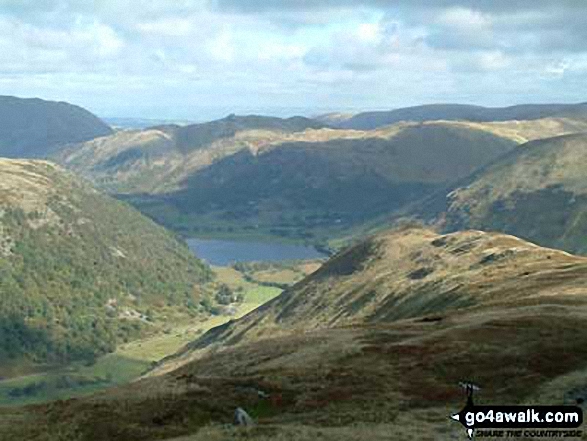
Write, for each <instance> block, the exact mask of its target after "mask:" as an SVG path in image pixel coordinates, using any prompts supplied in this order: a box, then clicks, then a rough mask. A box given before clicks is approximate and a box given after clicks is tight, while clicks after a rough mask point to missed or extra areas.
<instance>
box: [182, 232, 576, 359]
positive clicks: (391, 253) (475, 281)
mask: <svg viewBox="0 0 587 441" xmlns="http://www.w3.org/2000/svg"><path fill="white" fill-rule="evenodd" d="M586 264H587V260H586V259H584V258H579V257H575V256H571V255H569V254H567V253H565V252H563V251H557V250H552V249H547V248H540V247H538V246H536V245H534V244H532V243H529V242H525V241H523V240H520V239H518V238H516V237H514V236H507V235H502V234H491V233H484V232H481V231H465V232H457V233H453V234H448V235H439V234H437V233H434V232H432V231H430V230H425V229H419V228H417V229H407V230H400V231H392V232H387V233H383V234H380V235H377V236H373V237H371V238H369V239H367V240H364V241H362V242H361V243H359V244H357V245H354V246H351V247H350V248H348V249H347V250H345V251H343V252H341V253H339V254H338V255H336V256H334V257H333V258H332V259H331V260H329V261H328V262H327V263H326V264H324V265H323V266H322V267H321V268H320V269H319V270H318V271H316V272H315V273H314V274H312V275H311V276H309V277H307V278H306V279H305V280H303V281H302V282H299V283H298V284H296V285H295V286H294V287H292V288H290V289H288V290H286V291H285V292H284V293H283V294H282V295H280V296H279V297H277V298H275V299H274V300H272V301H271V302H269V303H267V304H265V305H263V306H262V307H260V308H259V309H257V310H255V311H253V312H251V313H250V314H248V315H247V316H246V317H244V318H242V319H240V320H238V321H234V322H231V323H229V324H227V325H225V326H222V327H219V328H216V329H213V330H211V331H210V332H209V333H208V334H207V335H204V336H202V338H201V339H199V340H197V341H195V342H194V343H193V344H192V345H191V346H190V347H188V348H186V354H188V356H189V353H190V352H191V351H192V350H194V349H202V348H206V347H207V346H208V345H218V344H220V345H234V344H237V343H241V342H243V341H254V340H257V339H259V338H264V337H267V336H275V335H277V334H284V333H285V334H289V333H292V332H299V331H304V332H305V331H308V330H312V329H322V328H332V327H339V326H349V325H359V324H366V323H388V322H393V321H397V320H401V319H407V318H412V317H418V316H426V315H433V316H438V315H440V316H442V315H443V314H445V313H448V312H451V311H455V310H459V309H463V308H475V309H479V308H483V307H487V306H488V305H492V306H496V305H502V306H507V305H510V304H511V305H519V304H521V303H524V302H528V301H530V302H532V301H533V300H531V299H539V298H540V296H542V295H551V294H552V287H553V284H554V285H556V286H557V290H558V291H557V294H560V296H565V295H566V294H567V293H571V292H574V290H575V289H577V288H578V287H582V289H584V288H585V287H587V282H585V283H584V281H582V280H581V279H580V278H578V277H577V275H578V274H577V273H576V272H575V271H574V269H577V270H579V271H580V272H581V273H582V274H583V273H585V271H586V270H587V266H586ZM549 280H551V282H549ZM562 281H565V283H562ZM566 282H568V283H566ZM561 284H562V286H560V285H561Z"/></svg>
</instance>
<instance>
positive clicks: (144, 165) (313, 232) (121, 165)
mask: <svg viewBox="0 0 587 441" xmlns="http://www.w3.org/2000/svg"><path fill="white" fill-rule="evenodd" d="M266 120H267V119H262V120H261V121H262V122H263V124H265V127H269V128H263V129H261V128H257V129H247V130H240V131H238V130H237V131H236V133H234V134H232V133H233V129H234V124H229V128H228V129H225V128H222V129H218V130H217V129H214V130H212V129H211V128H210V127H215V125H212V126H210V127H208V126H207V128H206V130H205V131H204V134H202V133H200V134H197V135H196V134H194V133H195V132H194V131H197V130H200V131H202V130H204V129H202V128H201V127H200V126H195V127H193V128H185V130H188V129H189V130H190V131H191V132H189V133H191V134H193V136H191V135H190V136H188V137H187V138H186V139H190V140H191V141H190V142H188V141H186V140H185V139H184V137H185V136H186V135H185V134H184V135H181V136H180V135H179V134H178V133H177V132H176V130H180V129H178V128H175V127H172V128H169V127H161V128H154V129H151V130H147V131H143V132H128V133H119V134H116V135H114V136H112V137H108V138H100V139H97V140H94V141H91V142H90V143H86V144H84V145H82V146H77V147H74V148H72V150H71V151H70V152H67V153H66V154H65V155H63V156H61V157H60V158H59V162H61V163H62V164H63V165H65V166H66V167H69V168H71V169H73V170H75V171H77V172H78V173H80V174H82V175H84V176H87V177H88V178H90V179H92V180H93V181H94V182H95V183H97V184H98V185H100V186H101V187H102V188H106V189H107V190H108V191H111V192H113V193H118V194H124V195H126V198H127V199H128V200H129V201H130V202H132V203H133V204H135V205H136V206H137V207H138V208H139V209H141V210H142V211H143V212H145V213H147V214H149V215H150V216H151V217H153V218H155V219H156V220H158V221H159V222H161V223H163V224H164V225H166V226H168V227H171V228H173V229H175V230H176V231H180V232H182V233H184V234H194V233H199V234H202V233H204V234H206V233H211V232H212V233H215V234H218V233H219V232H220V233H231V234H235V233H236V234H238V233H240V234H251V233H255V234H270V235H274V236H281V237H289V238H296V239H300V238H303V239H315V238H317V237H321V238H323V237H324V236H329V235H332V234H336V232H337V231H344V229H345V228H347V227H348V226H349V225H355V224H358V223H362V222H364V221H365V220H368V219H371V218H373V217H374V216H378V215H380V214H382V213H389V212H391V211H393V210H394V209H397V208H399V207H401V206H402V205H404V204H405V203H406V202H409V201H412V200H415V199H418V198H420V197H422V196H423V195H426V194H429V193H430V192H431V191H433V190H437V189H438V188H443V187H444V186H446V185H447V184H449V183H450V182H453V181H454V180H455V179H458V178H462V177H464V176H466V175H468V174H469V173H470V172H472V171H473V170H475V169H476V168H477V167H479V166H481V165H484V164H487V163H488V162H490V161H492V160H494V159H495V158H497V157H498V156H500V155H502V154H503V153H505V152H507V151H508V150H510V149H511V148H513V147H514V146H515V145H516V143H517V142H518V137H519V136H518V134H519V132H518V131H512V130H510V132H508V133H506V134H504V135H501V134H500V135H495V134H493V133H492V131H496V132H497V131H498V130H497V129H495V128H491V129H488V128H485V127H470V126H468V125H466V124H462V123H450V122H435V123H425V124H398V125H395V126H391V127H387V128H385V129H381V130H377V131H372V132H363V131H354V130H333V129H329V128H321V129H315V128H307V123H308V121H307V120H303V119H293V120H285V121H281V122H280V124H281V125H280V127H281V129H280V130H278V131H276V130H274V129H272V128H271V127H270V126H271V124H273V123H275V121H274V119H269V120H268V121H269V122H268V121H266ZM298 120H299V121H300V122H298ZM237 121H239V120H238V119H237ZM278 122H279V121H278ZM210 124H212V123H210ZM235 124H236V126H239V124H240V126H242V125H246V126H247V127H251V126H253V125H254V124H257V122H256V121H255V120H253V121H252V122H251V121H246V124H244V123H243V122H240V123H238V124H237V123H235ZM240 126H239V127H240ZM257 126H259V124H257ZM222 127H224V126H222ZM288 130H290V131H288ZM210 132H214V133H215V134H214V135H213V136H212V135H209V133H210ZM181 133H184V132H181ZM185 133H187V132H185ZM218 133H228V134H226V135H222V137H220V138H219V136H220V135H218ZM180 139H184V141H182V142H183V144H181V143H180V142H179V140H180ZM212 139H215V141H211V140H212ZM206 142H207V143H208V144H206ZM210 142H211V143H210ZM455 158H458V161H457V160H455ZM243 183H246V185H243Z"/></svg>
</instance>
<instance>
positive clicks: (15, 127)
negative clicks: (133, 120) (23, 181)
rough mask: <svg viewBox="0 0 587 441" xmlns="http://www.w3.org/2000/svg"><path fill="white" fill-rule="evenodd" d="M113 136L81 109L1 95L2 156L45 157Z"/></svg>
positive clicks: (91, 115) (99, 122) (57, 103)
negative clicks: (100, 137)
mask: <svg viewBox="0 0 587 441" xmlns="http://www.w3.org/2000/svg"><path fill="white" fill-rule="evenodd" d="M110 134H112V129H111V128H110V127H108V125H106V124H105V123H104V122H102V121H101V120H100V119H98V118H97V117H96V116H95V115H93V114H91V113H90V112H88V111H87V110H85V109H82V108H81V107H78V106H74V105H71V104H68V103H62V102H53V101H43V100H40V99H21V98H15V97H10V96H0V156H3V157H12V158H34V157H36V158H44V157H47V155H49V154H51V153H54V152H55V151H56V150H58V149H59V147H61V146H64V145H66V144H69V143H79V142H84V141H88V140H90V139H94V138H97V137H99V136H106V135H110Z"/></svg>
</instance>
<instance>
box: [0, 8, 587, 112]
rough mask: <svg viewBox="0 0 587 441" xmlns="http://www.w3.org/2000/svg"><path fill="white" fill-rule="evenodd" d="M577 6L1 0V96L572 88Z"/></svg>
mask: <svg viewBox="0 0 587 441" xmlns="http://www.w3.org/2000/svg"><path fill="white" fill-rule="evenodd" d="M586 16H587V2H584V1H576V0H561V1H557V2H553V1H547V0H533V1H527V0H518V1H505V0H492V1H489V0H480V1H477V2H470V1H465V0H446V1H442V2H432V1H427V0H398V1H393V2H391V1H388V0H357V1H350V0H336V1H333V0H313V1H307V0H182V1H175V2H170V1H166V0H151V1H149V2H143V3H142V4H141V7H140V8H137V7H136V2H132V1H130V0H95V1H91V2H80V1H79V0H44V1H10V0H9V1H2V2H0V66H2V67H1V69H0V95H16V96H21V97H42V98H45V99H49V100H62V101H68V102H72V103H76V104H78V105H80V106H83V107H84V108H87V109H89V110H91V111H92V112H93V113H95V114H97V115H100V116H102V117H133V118H143V119H145V118H148V119H179V120H189V121H203V120H211V119H214V118H219V117H222V116H225V115H227V114H229V113H237V114H247V113H262V114H269V115H275V116H289V115H293V114H302V115H307V116H312V115H314V114H318V113H326V112H331V111H340V112H349V111H350V112H353V111H364V110H378V109H393V108H400V107H406V106H413V105H419V104H429V103H463V104H479V105H485V106H507V105H513V104H520V103H538V102H560V103H571V102H582V101H586V100H587V81H586V80H587V27H586V26H585V17H586Z"/></svg>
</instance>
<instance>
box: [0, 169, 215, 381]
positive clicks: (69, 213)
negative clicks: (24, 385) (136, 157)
mask: <svg viewBox="0 0 587 441" xmlns="http://www.w3.org/2000/svg"><path fill="white" fill-rule="evenodd" d="M209 279H210V272H209V269H208V268H207V267H206V266H205V265H203V264H202V263H201V262H199V261H198V260H197V259H195V258H194V257H193V255H192V254H191V253H190V251H189V250H188V248H187V246H185V245H183V244H181V243H179V242H178V241H177V240H176V239H175V237H174V236H173V235H172V234H171V233H168V232H167V231H165V230H164V229H163V228H161V227H159V226H157V225H155V224H154V223H153V222H152V221H150V220H148V219H146V218H145V217H143V216H142V215H140V214H139V213H138V212H136V211H135V210H133V209H131V208H130V207H128V206H126V205H125V204H123V203H121V202H118V201H116V200H113V199H111V198H109V197H107V196H105V195H102V194H100V193H99V192H97V191H96V190H94V189H93V188H92V187H90V186H89V185H88V184H86V183H84V182H82V181H80V180H79V179H77V178H75V177H74V176H73V175H71V174H69V173H67V172H65V171H64V170H62V169H61V168H59V167H57V166H55V165H52V164H51V163H48V162H43V161H26V160H7V159H1V160H0V295H1V297H2V301H1V302H0V372H1V368H2V367H3V366H4V365H5V364H6V363H11V362H12V361H11V360H21V359H22V360H28V361H34V362H61V361H67V360H70V359H79V358H86V359H91V358H93V357H94V356H96V355H99V354H101V353H104V352H108V351H111V350H113V349H114V347H115V346H116V344H117V343H118V342H121V341H124V340H127V339H129V338H133V337H136V336H138V335H140V334H141V333H143V332H148V331H154V330H156V329H158V326H159V325H160V323H161V322H162V321H163V319H164V317H165V316H173V315H174V314H178V315H181V314H184V315H185V314H188V313H192V314H197V313H198V312H204V308H203V307H202V306H201V305H200V304H199V302H200V301H201V300H203V299H204V297H205V295H206V291H205V288H204V284H205V283H206V282H207V281H209Z"/></svg>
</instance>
